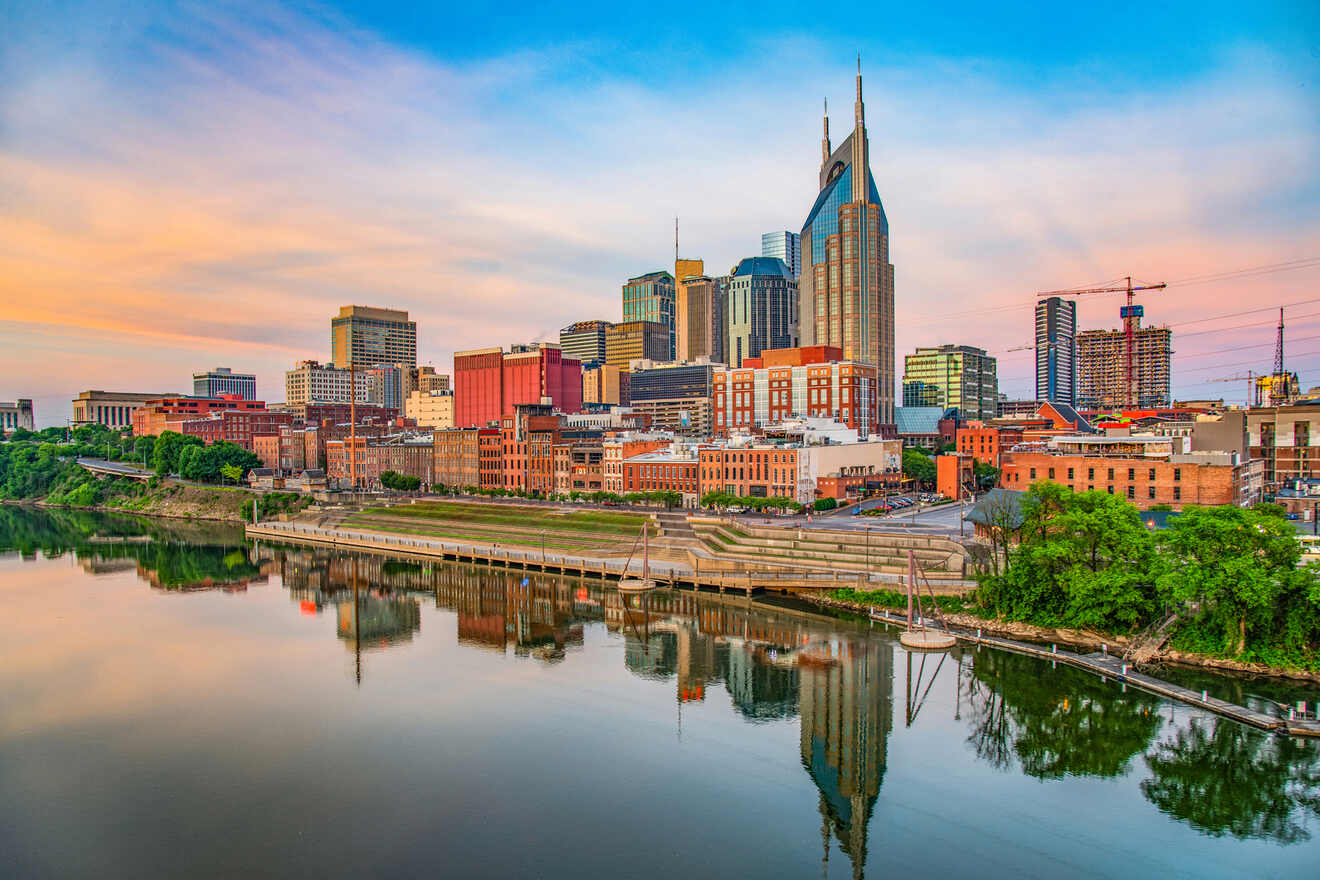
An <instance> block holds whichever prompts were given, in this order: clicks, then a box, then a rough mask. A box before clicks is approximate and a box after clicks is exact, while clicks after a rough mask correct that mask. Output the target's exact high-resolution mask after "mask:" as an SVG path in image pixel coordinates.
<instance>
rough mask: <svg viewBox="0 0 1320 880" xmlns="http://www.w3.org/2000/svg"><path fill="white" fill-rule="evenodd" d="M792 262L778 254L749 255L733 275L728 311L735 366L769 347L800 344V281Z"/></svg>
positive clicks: (730, 353)
mask: <svg viewBox="0 0 1320 880" xmlns="http://www.w3.org/2000/svg"><path fill="white" fill-rule="evenodd" d="M795 281H796V279H794V277H793V273H792V272H791V271H790V270H789V268H788V264H787V263H785V262H784V261H783V260H780V259H776V258H774V257H747V258H746V259H743V260H740V261H739V262H738V265H737V266H735V267H734V269H733V273H732V274H731V275H730V276H729V293H728V305H727V308H728V314H727V320H726V324H727V326H728V328H729V349H728V351H727V352H726V354H727V356H728V363H729V366H731V367H740V366H742V362H743V358H749V357H760V356H761V352H762V351H764V350H765V349H767V348H794V347H796V346H797V314H796V313H797V308H796V306H797V285H796V284H795Z"/></svg>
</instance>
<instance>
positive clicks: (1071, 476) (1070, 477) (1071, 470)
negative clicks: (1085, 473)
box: [1068, 468, 1073, 481]
mask: <svg viewBox="0 0 1320 880" xmlns="http://www.w3.org/2000/svg"><path fill="white" fill-rule="evenodd" d="M1072 478H1073V469H1072V468H1068V479H1069V480H1070V481H1071V480H1072Z"/></svg>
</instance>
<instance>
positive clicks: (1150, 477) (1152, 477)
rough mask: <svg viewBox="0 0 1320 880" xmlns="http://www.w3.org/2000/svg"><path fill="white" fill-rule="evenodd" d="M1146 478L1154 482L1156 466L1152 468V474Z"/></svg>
mask: <svg viewBox="0 0 1320 880" xmlns="http://www.w3.org/2000/svg"><path fill="white" fill-rule="evenodd" d="M1146 479H1148V480H1151V481H1152V482H1153V481H1154V480H1155V468H1151V469H1150V476H1148V477H1147V478H1146ZM1152 497H1154V496H1152Z"/></svg>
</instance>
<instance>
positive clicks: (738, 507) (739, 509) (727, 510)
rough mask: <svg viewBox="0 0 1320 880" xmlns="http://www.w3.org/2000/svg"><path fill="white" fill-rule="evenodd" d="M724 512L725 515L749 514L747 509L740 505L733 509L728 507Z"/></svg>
mask: <svg viewBox="0 0 1320 880" xmlns="http://www.w3.org/2000/svg"><path fill="white" fill-rule="evenodd" d="M724 512H725V513H746V512H747V508H745V507H740V506H738V505H736V504H735V505H734V506H733V507H726V508H725V509H724Z"/></svg>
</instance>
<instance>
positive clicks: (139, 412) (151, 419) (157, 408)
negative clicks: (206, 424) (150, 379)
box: [133, 394, 267, 437]
mask: <svg viewBox="0 0 1320 880" xmlns="http://www.w3.org/2000/svg"><path fill="white" fill-rule="evenodd" d="M226 410H233V411H235V412H246V413H256V412H266V411H267V410H266V403H265V401H262V400H244V399H243V396H242V395H241V394H223V395H221V396H219V397H161V398H157V399H155V400H148V401H147V402H146V403H144V404H143V405H142V406H139V407H137V408H136V409H134V410H133V434H134V435H135V436H138V437H143V436H146V435H148V434H150V435H156V436H159V435H160V433H161V432H162V431H178V430H179V429H178V427H176V425H177V423H180V422H185V421H188V420H190V419H197V418H200V417H202V416H207V415H210V414H211V413H214V412H224V411H226Z"/></svg>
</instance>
